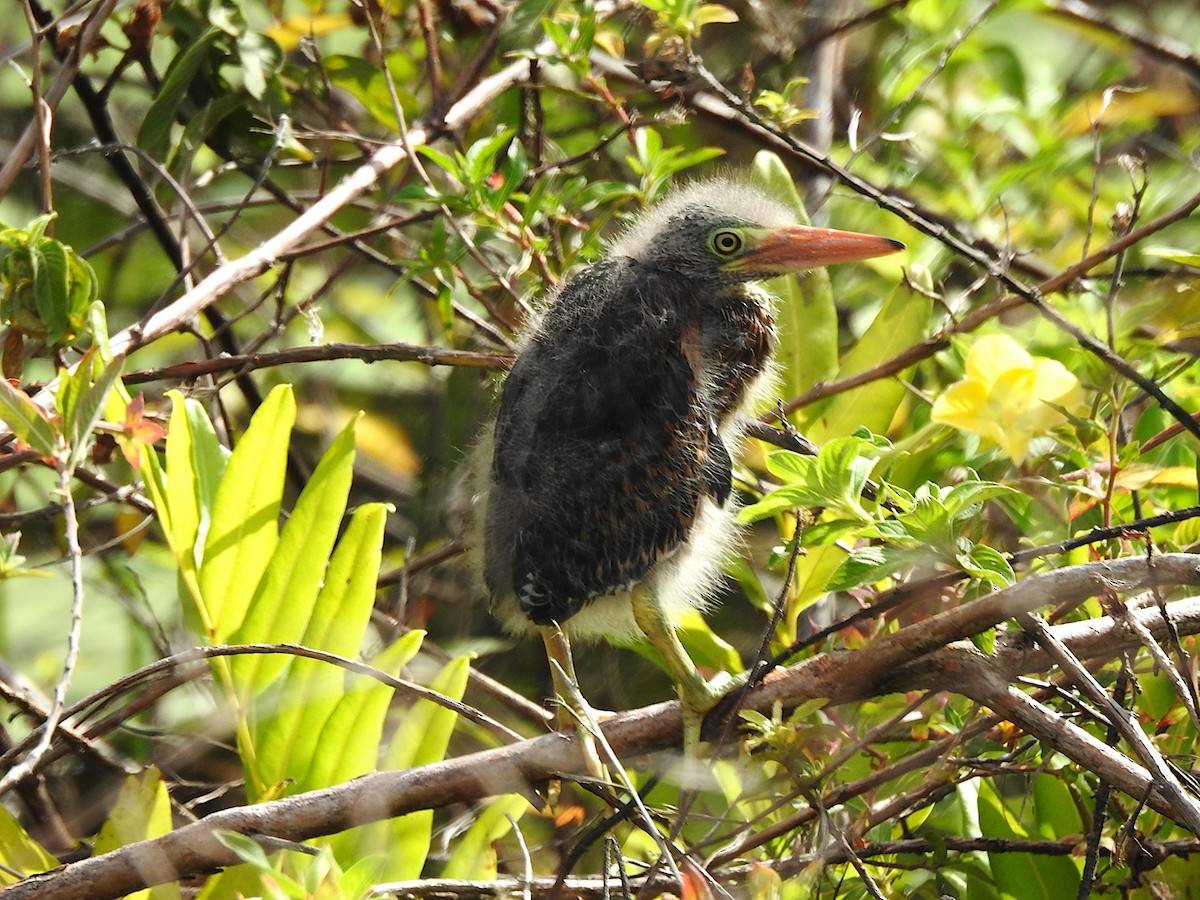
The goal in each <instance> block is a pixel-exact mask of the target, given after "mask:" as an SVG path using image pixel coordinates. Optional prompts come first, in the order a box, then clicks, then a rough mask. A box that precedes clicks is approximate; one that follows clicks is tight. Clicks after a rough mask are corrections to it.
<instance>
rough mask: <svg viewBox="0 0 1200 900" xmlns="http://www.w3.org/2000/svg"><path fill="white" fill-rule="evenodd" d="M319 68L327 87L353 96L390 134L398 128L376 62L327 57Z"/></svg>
mask: <svg viewBox="0 0 1200 900" xmlns="http://www.w3.org/2000/svg"><path fill="white" fill-rule="evenodd" d="M321 68H322V69H323V71H324V74H325V77H327V78H328V79H329V82H330V84H332V85H333V86H334V87H337V88H341V89H342V90H344V91H346V92H347V93H348V94H350V96H352V97H354V99H356V100H357V101H358V102H359V103H361V104H362V105H363V106H364V107H365V108H366V111H367V113H368V114H370V116H371V117H372V118H374V119H375V121H377V122H379V123H380V124H381V125H383V126H385V127H386V128H389V129H391V130H393V131H394V130H396V129H397V128H398V127H399V123H398V122H397V121H396V108H395V106H394V105H393V102H392V95H391V92H390V91H389V90H388V84H387V80H386V79H385V78H384V75H383V71H382V70H381V68H380V66H379V64H378V63H376V62H368V61H367V60H365V59H362V58H361V57H358V56H343V55H339V54H330V55H329V56H325V57H323V58H322V59H321Z"/></svg>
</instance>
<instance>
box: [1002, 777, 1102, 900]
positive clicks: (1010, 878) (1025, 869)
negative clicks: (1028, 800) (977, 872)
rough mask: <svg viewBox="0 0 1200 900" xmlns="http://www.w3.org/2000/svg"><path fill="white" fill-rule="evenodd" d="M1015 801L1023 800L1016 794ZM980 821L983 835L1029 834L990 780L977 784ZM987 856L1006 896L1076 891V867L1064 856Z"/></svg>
mask: <svg viewBox="0 0 1200 900" xmlns="http://www.w3.org/2000/svg"><path fill="white" fill-rule="evenodd" d="M1016 802H1018V803H1024V802H1025V800H1024V798H1023V797H1018V798H1017V800H1016ZM979 824H980V828H981V829H982V835H983V837H990V838H1001V839H1006V840H1011V839H1014V838H1015V839H1023V838H1028V837H1030V831H1029V829H1027V828H1026V827H1024V826H1023V825H1022V824H1021V822H1019V821H1018V819H1017V817H1016V816H1015V815H1013V813H1012V812H1011V811H1010V810H1009V809H1008V807H1007V806H1006V804H1005V802H1004V800H1003V798H1001V797H1000V795H999V794H998V793H997V792H996V788H995V786H994V785H993V784H992V782H990V781H983V782H981V783H980V785H979ZM988 858H989V859H990V861H991V867H992V875H993V877H994V878H995V880H996V885H997V887H999V888H1000V890H1001V891H1002V892H1003V893H1004V894H1006V895H1007V896H1010V897H1020V898H1021V900H1038V898H1045V900H1056V898H1060V897H1074V896H1075V895H1076V894H1077V893H1078V891H1079V870H1078V869H1077V868H1076V864H1075V863H1074V862H1073V861H1072V860H1070V859H1068V858H1066V857H1058V856H1054V857H1052V856H1036V855H1034V854H1032V853H1028V854H1027V853H1003V852H1002V853H990V854H988Z"/></svg>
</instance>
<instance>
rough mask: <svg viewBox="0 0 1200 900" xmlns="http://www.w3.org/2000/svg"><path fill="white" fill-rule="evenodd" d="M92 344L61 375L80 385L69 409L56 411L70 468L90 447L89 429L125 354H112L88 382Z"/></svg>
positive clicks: (119, 371)
mask: <svg viewBox="0 0 1200 900" xmlns="http://www.w3.org/2000/svg"><path fill="white" fill-rule="evenodd" d="M96 353H97V350H96V347H94V346H93V347H91V348H89V349H88V351H87V353H85V354H84V356H83V359H82V360H80V362H79V365H78V366H76V368H75V372H74V373H73V374H71V375H64V376H63V380H64V382H65V381H69V380H70V381H74V382H75V383H76V384H78V385H82V386H83V391H82V393H79V392H78V391H75V392H72V393H73V394H78V396H77V397H74V398H73V402H72V404H71V409H70V411H69V412H68V411H66V410H60V412H61V413H62V417H63V430H64V432H65V437H66V441H67V447H68V448H69V453H70V456H69V457H68V460H67V464H68V465H69V466H70V467H71V468H75V466H77V465H79V464H80V463H81V462H83V459H84V456H85V455H86V454H87V451H88V448H89V447H90V446H91V442H92V441H91V439H92V429H93V428H95V427H96V423H97V422H98V421H100V416H101V414H102V413H103V412H104V407H105V404H106V403H107V402H108V396H109V394H110V393H111V391H112V389H113V385H115V384H116V383H117V379H119V378H120V377H121V369H122V368H123V367H124V365H125V357H124V356H123V355H122V356H116V357H114V358H113V359H112V360H110V361H109V363H108V364H107V365H106V366H105V367H104V368H103V369H102V370H101V371H100V374H99V375H98V376H97V377H96V379H95V381H94V382H93V381H92V373H91V369H92V366H91V361H92V358H93V357H94V356H96Z"/></svg>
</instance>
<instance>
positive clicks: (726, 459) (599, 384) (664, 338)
mask: <svg viewBox="0 0 1200 900" xmlns="http://www.w3.org/2000/svg"><path fill="white" fill-rule="evenodd" d="M903 247H904V245H903V244H901V243H899V242H898V241H893V240H890V239H888V238H883V237H876V236H874V235H867V234H856V233H853V232H845V231H833V230H830V229H825V228H810V227H807V226H803V225H797V224H796V218H795V216H794V215H793V214H792V213H791V211H790V210H789V209H788V208H787V207H786V206H784V205H783V204H781V203H779V202H777V201H776V200H774V199H772V198H771V197H769V196H767V195H766V194H764V193H763V192H762V191H761V190H759V189H758V188H755V187H752V186H750V185H749V184H746V183H742V182H740V181H735V180H729V179H724V180H716V181H707V182H702V183H697V184H694V185H691V186H690V187H687V188H685V189H682V190H679V191H677V192H676V193H674V194H672V195H670V196H669V197H668V198H667V199H666V200H664V201H663V202H661V203H660V204H658V205H657V206H656V207H654V208H652V209H651V210H650V211H648V212H647V213H646V214H645V215H643V216H642V217H641V218H639V219H638V220H637V221H635V222H634V223H633V224H632V225H631V226H630V227H629V228H628V229H627V230H626V231H625V233H624V234H623V235H622V236H621V237H620V238H619V239H618V240H617V241H616V242H615V243H614V244H612V246H611V248H610V249H609V252H608V254H607V255H606V256H605V257H604V258H602V259H601V260H599V261H598V262H595V263H593V264H592V265H590V266H588V267H587V268H585V269H583V270H582V271H581V272H579V273H578V274H577V275H575V276H574V277H573V278H571V279H570V280H569V281H567V282H566V283H565V284H564V285H563V286H562V288H561V289H560V290H559V291H558V293H557V295H556V296H555V297H554V298H553V300H552V302H550V303H549V304H548V305H547V306H546V308H545V310H544V311H543V312H542V313H541V314H540V316H538V317H537V318H536V319H535V320H534V321H533V322H532V323H531V326H530V327H529V329H528V330H527V333H526V334H525V336H524V338H523V340H522V343H521V347H520V350H519V353H518V356H517V361H516V363H515V364H514V365H513V367H512V370H511V371H510V372H509V374H508V377H507V379H506V380H505V382H504V386H503V388H502V394H501V399H500V404H499V409H498V412H497V414H496V418H495V422H494V426H492V428H491V430H490V435H489V437H490V440H489V439H485V441H484V443H483V446H482V448H481V450H482V452H483V454H485V455H488V456H490V466H487V465H486V464H485V465H483V466H481V468H483V469H484V470H485V471H483V472H481V473H480V474H481V475H482V477H483V484H481V486H480V487H481V490H480V507H479V512H478V514H477V526H478V528H477V530H479V531H480V532H481V534H480V535H479V540H478V541H477V544H481V545H482V547H481V549H482V567H483V575H484V580H485V581H486V584H487V588H488V590H489V592H490V594H491V596H492V608H493V612H494V613H495V614H496V616H497V618H499V619H500V620H501V622H502V624H503V625H504V626H505V627H506V628H507V629H508V630H509V631H511V632H513V633H516V634H521V633H529V632H538V633H540V634H541V636H542V638H543V640H544V641H545V644H546V649H547V652H548V654H549V655H550V658H551V659H552V660H553V661H554V663H557V665H555V664H554V663H552V665H551V669H552V670H553V671H554V672H555V673H556V675H555V684H556V686H557V689H558V690H559V694H560V696H561V697H563V698H564V699H565V700H566V702H567V703H568V705H570V706H572V708H573V709H574V710H575V711H576V712H582V710H581V708H580V707H579V706H578V705H576V704H571V701H570V699H569V698H571V697H578V696H579V695H578V689H577V688H576V687H575V686H574V684H573V682H574V669H573V666H572V664H571V656H570V643H569V641H570V639H571V638H583V639H590V638H597V637H600V638H606V639H608V640H610V641H616V642H623V641H628V640H629V639H631V638H635V637H636V636H637V635H638V633H639V632H641V633H643V634H645V636H646V637H647V638H648V639H649V640H650V642H651V643H652V644H653V645H654V647H655V648H656V649H657V650H658V651H659V653H660V654H661V655H662V657H663V659H664V660H665V662H666V664H667V666H668V667H669V668H670V670H671V673H672V675H673V676H674V679H675V681H676V684H677V686H678V690H679V698H680V701H681V705H682V709H683V712H684V723H685V729H684V743H685V746H688V747H689V748H690V749H693V750H694V748H695V745H696V743H697V741H698V740H699V735H700V726H701V724H702V721H703V716H704V713H706V712H707V711H708V710H710V709H711V708H712V707H713V706H714V705H715V704H716V702H717V701H718V700H719V699H720V697H721V696H722V693H723V691H722V690H720V689H718V688H717V687H716V686H714V685H711V684H709V682H707V681H706V680H705V679H704V678H703V676H701V675H700V673H699V672H698V671H697V670H696V667H695V665H694V664H693V662H692V661H691V659H690V658H689V657H688V655H687V652H686V651H685V650H684V648H683V645H682V644H681V643H680V641H679V638H678V636H677V634H676V632H675V628H674V626H673V624H672V620H673V618H674V617H675V615H676V614H677V613H678V612H680V611H683V610H686V609H689V608H700V609H703V608H704V607H705V606H706V605H707V604H708V602H709V601H710V599H711V597H712V594H713V590H714V588H715V586H716V581H717V578H718V575H719V572H720V568H721V563H722V561H723V559H724V558H725V557H726V555H727V554H728V553H729V551H730V549H731V547H732V546H733V545H734V544H735V542H736V540H737V536H738V530H737V528H736V524H735V513H736V504H735V503H734V502H733V500H732V467H733V454H734V453H736V452H737V448H738V446H739V444H740V432H741V424H740V419H741V415H742V414H743V413H745V412H746V411H747V410H748V409H749V408H750V407H752V405H753V404H754V402H755V400H756V398H757V397H759V396H760V395H761V394H762V393H763V392H764V389H766V388H768V387H769V385H770V381H771V353H772V350H773V347H774V342H775V337H774V325H773V321H772V318H771V298H770V296H769V295H768V294H767V293H766V292H765V291H764V290H762V289H761V288H760V287H758V286H757V285H756V284H754V282H757V281H761V280H763V279H766V278H770V277H772V276H775V275H779V274H781V273H786V272H795V271H799V270H801V269H807V268H811V267H814V266H823V265H827V264H829V263H838V262H848V261H852V260H861V259H867V258H869V257H873V256H881V255H884V254H887V253H893V252H895V251H897V250H901V249H903ZM564 678H565V679H569V680H570V681H571V682H572V683H571V684H564V683H563V679H564ZM727 689H728V686H726V690H727ZM560 721H561V719H560ZM584 738H585V744H586V742H587V738H586V735H584ZM586 749H587V748H586V747H585V751H586ZM592 752H593V754H594V747H593V748H592ZM593 759H594V756H593Z"/></svg>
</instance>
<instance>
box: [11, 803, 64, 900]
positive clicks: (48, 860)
mask: <svg viewBox="0 0 1200 900" xmlns="http://www.w3.org/2000/svg"><path fill="white" fill-rule="evenodd" d="M0 863H3V866H0V886H3V885H9V884H14V883H15V882H16V881H17V880H18V877H16V876H14V875H13V874H12V873H13V872H18V873H20V875H35V874H37V873H38V872H48V871H50V870H51V869H53V868H54V867H55V866H57V865H58V860H56V859H55V858H54V857H53V856H51V855H50V854H49V853H47V852H46V851H45V850H43V849H42V847H41V845H40V844H38V842H37V841H35V840H34V839H33V838H31V837H30V836H29V835H28V834H26V832H25V829H24V828H22V827H21V823H20V822H18V821H17V820H16V818H15V817H14V816H13V814H12V813H10V812H9V811H8V810H7V809H6V808H5V807H3V806H0Z"/></svg>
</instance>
